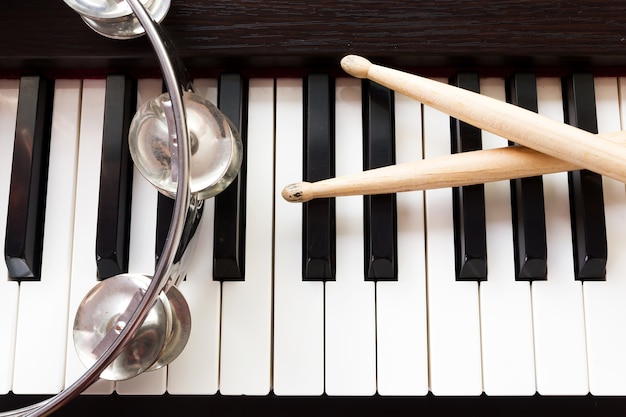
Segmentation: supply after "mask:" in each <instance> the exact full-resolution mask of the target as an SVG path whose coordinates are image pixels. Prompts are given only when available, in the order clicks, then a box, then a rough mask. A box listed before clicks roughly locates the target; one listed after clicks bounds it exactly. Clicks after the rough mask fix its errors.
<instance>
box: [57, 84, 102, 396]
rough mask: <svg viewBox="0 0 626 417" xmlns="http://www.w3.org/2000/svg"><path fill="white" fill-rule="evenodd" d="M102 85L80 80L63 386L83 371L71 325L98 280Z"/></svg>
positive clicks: (96, 388) (99, 384) (94, 390)
mask: <svg viewBox="0 0 626 417" xmlns="http://www.w3.org/2000/svg"><path fill="white" fill-rule="evenodd" d="M105 86H106V82H105V80H85V81H83V93H82V105H81V123H80V139H79V141H80V142H79V143H80V146H79V150H78V170H77V173H78V174H77V182H76V206H75V211H74V240H73V253H72V270H71V271H72V273H71V284H70V285H71V287H70V298H69V306H68V312H69V316H68V320H67V326H68V327H67V329H68V331H67V340H68V341H67V356H66V373H65V384H66V386H68V385H70V384H72V383H73V382H74V381H76V379H78V378H79V377H80V376H81V375H82V374H83V373H84V372H85V370H86V368H85V366H84V365H83V364H82V362H81V361H80V359H79V358H78V355H77V354H76V351H75V349H74V340H73V336H72V328H73V325H74V317H75V316H76V311H77V310H78V306H79V305H80V302H81V301H82V299H83V297H84V296H85V295H86V294H87V292H88V291H89V290H91V288H93V286H95V285H96V283H97V269H96V257H95V253H96V252H95V251H96V226H97V215H98V193H99V188H100V159H101V153H102V128H103V122H104V95H105ZM113 387H114V383H113V382H111V381H105V380H100V381H97V382H96V383H95V384H93V385H92V386H91V387H90V388H88V389H87V391H85V392H86V393H94V394H96V393H98V394H110V393H111V392H113Z"/></svg>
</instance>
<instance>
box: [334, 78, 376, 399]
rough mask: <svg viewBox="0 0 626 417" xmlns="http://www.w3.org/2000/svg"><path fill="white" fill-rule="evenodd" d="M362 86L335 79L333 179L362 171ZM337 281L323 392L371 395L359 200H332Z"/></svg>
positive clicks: (372, 342) (370, 287)
mask: <svg viewBox="0 0 626 417" xmlns="http://www.w3.org/2000/svg"><path fill="white" fill-rule="evenodd" d="M361 118H362V114H361V81H360V80H357V79H337V80H336V95H335V132H336V133H335V137H336V142H335V146H336V150H335V155H336V168H335V170H336V175H337V176H340V175H346V174H349V173H354V172H358V171H361V170H362V169H363V168H362V151H361V149H362V140H363V138H362V123H361ZM336 216H337V217H336V222H337V243H336V247H337V270H336V281H329V282H327V283H326V288H325V297H326V300H325V301H326V305H325V312H326V314H325V326H326V327H325V328H326V339H325V343H326V393H327V394H328V395H373V394H374V393H375V392H376V329H375V324H376V323H375V321H376V316H375V314H376V313H375V292H374V289H375V287H374V282H371V281H365V278H364V271H363V198H362V197H360V196H352V197H341V198H338V199H337V200H336Z"/></svg>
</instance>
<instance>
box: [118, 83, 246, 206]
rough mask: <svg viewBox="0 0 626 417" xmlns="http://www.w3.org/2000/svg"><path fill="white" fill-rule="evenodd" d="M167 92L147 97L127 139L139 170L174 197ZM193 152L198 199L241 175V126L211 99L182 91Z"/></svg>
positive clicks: (193, 184)
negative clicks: (220, 109)
mask: <svg viewBox="0 0 626 417" xmlns="http://www.w3.org/2000/svg"><path fill="white" fill-rule="evenodd" d="M168 102H169V94H168V93H165V94H162V95H161V96H159V97H157V98H156V99H153V100H149V101H148V102H146V103H145V104H144V105H143V106H142V107H141V108H140V109H139V110H138V111H137V113H136V115H135V117H134V118H133V121H132V123H131V126H130V133H129V135H128V143H129V148H130V153H131V156H132V158H133V161H134V162H135V165H136V166H137V168H138V169H139V172H141V174H142V175H143V176H144V177H145V178H146V179H147V180H148V181H150V182H151V183H152V184H153V185H154V186H155V187H156V188H157V189H158V190H159V191H160V192H161V193H163V194H165V195H167V196H169V197H172V198H175V196H176V187H177V177H176V175H177V172H178V169H177V167H176V158H175V157H173V153H175V152H176V150H177V146H176V145H175V144H174V145H171V144H170V132H169V130H168V123H167V116H168V115H167V114H166V110H165V107H166V105H167V104H168ZM183 103H184V106H185V113H186V118H187V126H188V130H189V149H190V153H191V161H190V162H191V163H190V165H191V181H190V184H191V193H192V194H193V195H195V196H197V197H198V198H199V199H206V198H209V197H213V196H215V195H216V194H218V193H220V192H221V191H223V190H224V189H225V188H226V187H227V186H228V185H229V184H230V183H231V182H232V180H233V179H234V178H235V177H236V176H237V174H238V173H239V168H240V167H241V161H242V155H243V147H242V144H241V138H240V136H239V132H238V131H237V128H236V127H235V126H234V125H233V124H232V122H231V121H230V120H228V118H227V117H226V116H224V115H223V114H222V113H221V112H220V111H219V110H218V109H217V108H216V107H215V106H214V105H213V104H212V103H210V102H209V101H207V100H205V99H204V98H203V97H200V96H199V95H197V94H194V93H191V92H188V91H186V92H184V93H183Z"/></svg>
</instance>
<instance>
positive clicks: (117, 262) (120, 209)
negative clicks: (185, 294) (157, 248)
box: [96, 75, 137, 279]
mask: <svg viewBox="0 0 626 417" xmlns="http://www.w3.org/2000/svg"><path fill="white" fill-rule="evenodd" d="M136 97H137V86H136V82H134V81H133V80H131V79H129V78H127V77H125V76H123V75H109V76H108V77H107V80H106V92H105V102H104V127H103V136H102V162H101V171H100V195H99V200H98V226H97V232H96V265H97V268H98V277H99V278H100V279H105V278H109V277H112V276H115V275H118V274H121V273H123V272H126V271H128V245H129V236H130V202H131V191H132V172H133V171H132V163H131V161H130V153H129V150H128V129H129V127H130V122H131V118H132V115H133V114H134V112H135V108H136Z"/></svg>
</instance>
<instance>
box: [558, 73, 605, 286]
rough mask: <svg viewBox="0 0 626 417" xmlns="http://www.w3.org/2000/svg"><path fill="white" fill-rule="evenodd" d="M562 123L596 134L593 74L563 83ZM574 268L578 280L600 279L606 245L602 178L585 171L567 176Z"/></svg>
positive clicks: (602, 274) (569, 78) (570, 78)
mask: <svg viewBox="0 0 626 417" xmlns="http://www.w3.org/2000/svg"><path fill="white" fill-rule="evenodd" d="M563 94H564V99H563V101H564V104H565V107H566V109H565V121H566V123H568V124H571V125H573V126H577V127H579V128H581V129H584V130H587V131H589V132H592V133H598V123H597V117H596V102H595V88H594V81H593V75H592V74H587V73H577V74H573V75H571V76H569V77H567V78H566V79H565V80H564V82H563ZM569 192H570V212H571V221H572V235H573V236H572V238H573V241H574V242H573V246H574V268H575V274H576V279H578V280H603V279H604V278H605V273H606V260H607V242H606V220H605V217H604V204H603V201H604V193H603V191H602V176H601V175H599V174H597V173H595V172H591V171H588V170H581V171H573V172H570V173H569Z"/></svg>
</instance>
